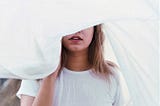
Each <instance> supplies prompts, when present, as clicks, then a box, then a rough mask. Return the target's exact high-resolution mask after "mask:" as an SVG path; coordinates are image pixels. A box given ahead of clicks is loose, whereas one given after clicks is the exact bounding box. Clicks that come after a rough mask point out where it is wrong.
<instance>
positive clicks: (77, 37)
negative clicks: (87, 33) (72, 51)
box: [69, 36, 83, 40]
mask: <svg viewBox="0 0 160 106" xmlns="http://www.w3.org/2000/svg"><path fill="white" fill-rule="evenodd" d="M69 40H83V39H82V38H81V37H80V36H72V37H71V38H69Z"/></svg>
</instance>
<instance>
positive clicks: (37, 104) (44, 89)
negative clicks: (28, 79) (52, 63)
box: [21, 70, 58, 106]
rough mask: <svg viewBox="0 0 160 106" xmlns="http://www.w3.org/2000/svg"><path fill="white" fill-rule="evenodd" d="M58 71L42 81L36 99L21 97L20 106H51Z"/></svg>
mask: <svg viewBox="0 0 160 106" xmlns="http://www.w3.org/2000/svg"><path fill="white" fill-rule="evenodd" d="M57 74H58V70H57V71H56V72H54V73H53V74H51V75H49V76H48V77H46V78H44V79H43V80H42V83H41V86H40V89H39V91H38V94H37V96H36V97H32V96H27V95H22V96H21V106H52V105H53V96H54V95H53V93H54V88H55V87H54V86H55V81H56V78H57Z"/></svg>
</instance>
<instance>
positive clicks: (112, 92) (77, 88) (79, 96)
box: [17, 68, 131, 106]
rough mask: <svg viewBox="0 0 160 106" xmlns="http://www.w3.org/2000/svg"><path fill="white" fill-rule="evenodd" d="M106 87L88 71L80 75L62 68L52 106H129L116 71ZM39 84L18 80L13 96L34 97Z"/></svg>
mask: <svg viewBox="0 0 160 106" xmlns="http://www.w3.org/2000/svg"><path fill="white" fill-rule="evenodd" d="M114 72H115V75H114V76H112V77H111V82H110V84H109V83H108V82H106V81H105V80H103V79H100V78H98V77H96V76H95V75H94V74H93V73H92V71H91V69H90V70H85V71H81V72H76V71H71V70H68V69H67V68H63V70H62V72H61V74H60V76H59V77H58V78H57V80H56V84H55V91H54V100H53V101H54V105H53V106H131V101H130V96H129V92H128V89H127V86H126V83H125V80H124V78H123V76H122V73H121V72H120V71H119V70H118V69H114ZM39 87H40V84H39V83H38V82H37V81H36V80H22V83H21V87H20V89H19V91H18V92H17V96H18V97H19V98H20V95H21V94H24V95H29V96H33V97H35V96H36V95H37V93H38V90H39Z"/></svg>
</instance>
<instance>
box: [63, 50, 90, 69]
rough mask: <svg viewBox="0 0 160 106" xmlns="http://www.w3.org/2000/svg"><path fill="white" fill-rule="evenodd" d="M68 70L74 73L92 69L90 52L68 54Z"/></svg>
mask: <svg viewBox="0 0 160 106" xmlns="http://www.w3.org/2000/svg"><path fill="white" fill-rule="evenodd" d="M65 67H66V68H68V69H70V70H74V71H84V70H87V69H89V68H90V64H89V61H88V51H82V52H81V51H80V52H68V53H67V64H66V66H65Z"/></svg>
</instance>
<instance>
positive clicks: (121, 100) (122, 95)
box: [113, 70, 132, 106]
mask: <svg viewBox="0 0 160 106" xmlns="http://www.w3.org/2000/svg"><path fill="white" fill-rule="evenodd" d="M116 73H117V76H116V77H117V90H116V93H115V96H114V103H113V106H132V101H131V97H130V94H129V90H128V87H127V84H126V81H125V79H124V77H123V75H122V73H121V72H120V71H119V70H117V72H116Z"/></svg>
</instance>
